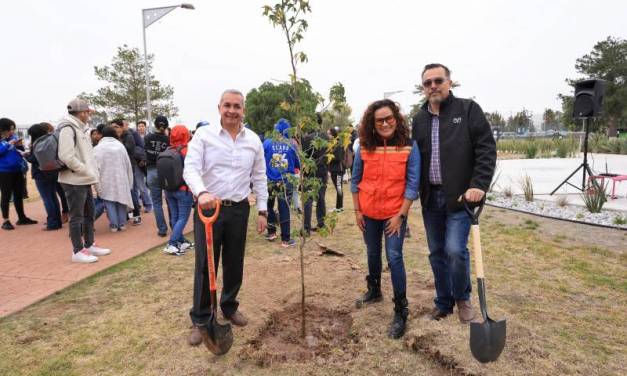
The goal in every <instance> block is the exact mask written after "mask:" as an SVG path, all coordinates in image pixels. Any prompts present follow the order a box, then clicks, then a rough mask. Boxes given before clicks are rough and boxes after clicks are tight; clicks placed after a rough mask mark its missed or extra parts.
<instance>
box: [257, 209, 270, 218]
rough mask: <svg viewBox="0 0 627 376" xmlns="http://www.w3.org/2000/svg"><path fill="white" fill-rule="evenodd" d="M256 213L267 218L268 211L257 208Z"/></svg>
mask: <svg viewBox="0 0 627 376" xmlns="http://www.w3.org/2000/svg"><path fill="white" fill-rule="evenodd" d="M258 214H259V215H260V216H262V217H266V218H268V211H267V210H259V212H258Z"/></svg>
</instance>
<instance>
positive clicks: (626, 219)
mask: <svg viewBox="0 0 627 376" xmlns="http://www.w3.org/2000/svg"><path fill="white" fill-rule="evenodd" d="M612 223H614V224H615V225H625V224H627V217H623V216H622V215H617V216H616V217H614V221H612Z"/></svg>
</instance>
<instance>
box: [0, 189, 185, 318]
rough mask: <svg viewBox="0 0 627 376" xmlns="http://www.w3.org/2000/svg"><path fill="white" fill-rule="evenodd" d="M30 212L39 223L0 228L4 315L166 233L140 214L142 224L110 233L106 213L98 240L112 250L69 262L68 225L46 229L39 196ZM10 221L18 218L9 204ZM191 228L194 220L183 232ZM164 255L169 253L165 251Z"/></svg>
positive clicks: (149, 245) (155, 241) (0, 309)
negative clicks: (90, 259)
mask: <svg viewBox="0 0 627 376" xmlns="http://www.w3.org/2000/svg"><path fill="white" fill-rule="evenodd" d="M24 206H25V211H26V215H28V216H29V217H30V218H32V219H35V220H37V221H39V223H38V224H36V225H30V226H15V227H16V229H15V230H13V231H6V230H0V317H4V316H7V315H9V314H11V313H14V312H17V311H19V310H21V309H23V308H24V307H27V306H29V305H31V304H33V303H35V302H37V301H40V300H42V299H43V298H45V297H47V296H49V295H51V294H53V293H54V292H56V291H59V290H61V289H63V288H65V287H67V286H70V285H72V284H74V283H76V282H78V281H80V280H82V279H84V278H87V277H89V276H90V275H93V274H94V273H96V272H99V271H101V270H103V269H107V268H108V267H110V266H112V265H115V264H117V263H120V262H122V261H124V260H128V259H129V258H132V257H134V256H136V255H138V254H141V253H143V252H145V251H146V250H149V249H151V248H153V247H155V246H157V245H160V244H163V243H164V242H166V241H167V238H161V237H159V236H157V230H156V226H155V221H154V217H153V215H152V214H144V213H142V221H143V223H142V225H140V226H130V225H129V226H127V228H128V229H127V230H126V231H125V232H121V233H111V232H109V226H108V220H107V218H106V214H104V215H103V216H102V217H100V218H99V219H98V221H97V222H96V242H97V243H98V244H99V245H101V246H102V247H105V248H110V249H111V254H110V255H108V256H103V257H100V259H99V260H98V262H96V263H92V264H77V263H72V262H71V255H72V246H71V243H70V239H69V235H68V226H67V224H64V225H63V228H62V229H61V230H58V231H42V230H41V229H42V226H43V223H44V222H45V221H46V212H45V210H44V207H43V203H42V202H41V201H36V202H30V203H25V205H24ZM10 216H11V221H12V222H13V224H14V225H15V221H16V220H17V219H16V217H15V211H14V208H13V204H11V212H10ZM191 230H192V221H191V217H190V221H189V222H188V224H187V227H186V228H185V233H187V232H188V231H191ZM164 257H165V256H164Z"/></svg>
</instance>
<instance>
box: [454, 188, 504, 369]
mask: <svg viewBox="0 0 627 376" xmlns="http://www.w3.org/2000/svg"><path fill="white" fill-rule="evenodd" d="M463 201H464V208H465V209H466V212H468V215H469V216H470V218H471V220H472V226H471V227H470V231H471V232H472V250H473V252H474V254H475V269H477V290H479V305H480V306H481V315H482V316H483V322H482V323H479V322H471V323H470V351H472V355H473V356H474V357H475V359H477V360H478V361H480V362H481V363H488V362H493V361H495V360H497V359H498V357H499V355H501V352H502V351H503V348H504V347H505V337H506V327H505V320H500V321H494V320H492V319H491V318H490V317H489V316H488V304H487V303H486V296H485V295H486V294H485V281H484V274H483V255H482V253H481V235H480V233H479V215H480V214H481V211H482V210H483V204H484V203H485V196H484V199H483V200H482V201H481V202H480V203H479V205H477V206H476V207H474V208H473V209H470V208H469V207H468V202H466V199H463Z"/></svg>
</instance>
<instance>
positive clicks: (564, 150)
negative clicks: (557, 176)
mask: <svg viewBox="0 0 627 376" xmlns="http://www.w3.org/2000/svg"><path fill="white" fill-rule="evenodd" d="M555 154H556V155H557V156H558V157H559V158H566V157H568V154H569V145H568V143H567V141H566V140H557V141H555Z"/></svg>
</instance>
